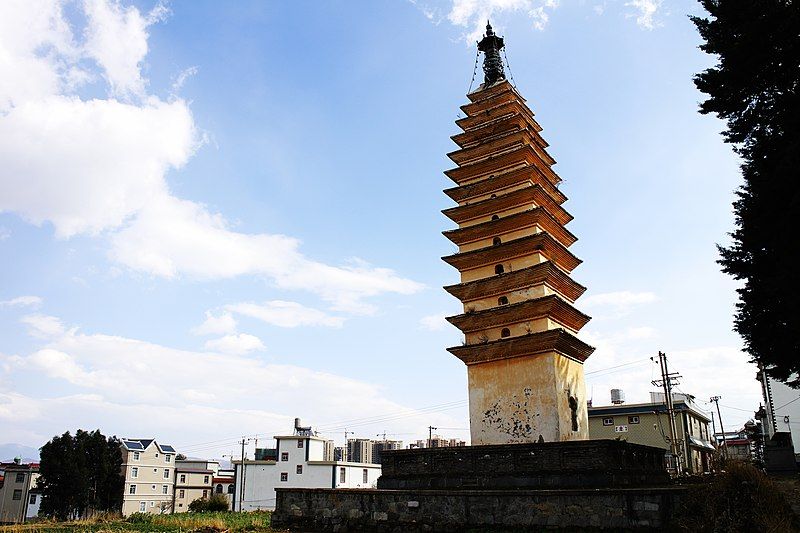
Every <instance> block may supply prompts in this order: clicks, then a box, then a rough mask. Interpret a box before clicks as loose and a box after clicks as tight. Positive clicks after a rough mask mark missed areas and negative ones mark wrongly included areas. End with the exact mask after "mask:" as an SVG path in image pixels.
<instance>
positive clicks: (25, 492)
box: [0, 460, 42, 524]
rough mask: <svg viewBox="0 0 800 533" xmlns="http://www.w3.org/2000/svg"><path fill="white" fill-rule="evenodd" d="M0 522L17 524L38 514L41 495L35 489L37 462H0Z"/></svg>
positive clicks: (37, 476) (37, 474)
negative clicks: (0, 480)
mask: <svg viewBox="0 0 800 533" xmlns="http://www.w3.org/2000/svg"><path fill="white" fill-rule="evenodd" d="M0 473H1V474H3V477H2V478H0V479H2V480H3V481H2V482H0V524H19V523H22V522H26V521H27V520H29V519H31V518H34V517H36V516H37V515H38V514H39V504H41V502H42V495H41V493H40V492H39V491H38V490H37V489H36V481H37V479H38V478H39V464H38V463H30V464H22V463H21V462H20V461H19V460H15V462H13V463H0Z"/></svg>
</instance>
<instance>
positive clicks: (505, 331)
mask: <svg viewBox="0 0 800 533" xmlns="http://www.w3.org/2000/svg"><path fill="white" fill-rule="evenodd" d="M500 336H501V337H503V338H505V337H510V336H511V330H510V329H508V328H503V329H501V330H500Z"/></svg>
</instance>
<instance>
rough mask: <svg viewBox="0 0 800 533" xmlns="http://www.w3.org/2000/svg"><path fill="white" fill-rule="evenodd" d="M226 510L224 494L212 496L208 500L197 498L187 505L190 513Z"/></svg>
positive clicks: (226, 500) (226, 499)
mask: <svg viewBox="0 0 800 533" xmlns="http://www.w3.org/2000/svg"><path fill="white" fill-rule="evenodd" d="M227 510H228V498H226V497H225V495H224V494H212V495H211V497H210V498H198V499H196V500H194V501H193V502H191V503H190V504H189V511H190V512H192V513H208V512H219V511H227Z"/></svg>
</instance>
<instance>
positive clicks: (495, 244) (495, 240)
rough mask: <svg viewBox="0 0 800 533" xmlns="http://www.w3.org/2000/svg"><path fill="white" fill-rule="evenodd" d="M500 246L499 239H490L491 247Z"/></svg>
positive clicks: (501, 242) (500, 241)
mask: <svg viewBox="0 0 800 533" xmlns="http://www.w3.org/2000/svg"><path fill="white" fill-rule="evenodd" d="M500 244H503V241H502V240H501V239H500V237H495V238H494V239H492V246H498V245H500Z"/></svg>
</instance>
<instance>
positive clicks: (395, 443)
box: [372, 440, 403, 465]
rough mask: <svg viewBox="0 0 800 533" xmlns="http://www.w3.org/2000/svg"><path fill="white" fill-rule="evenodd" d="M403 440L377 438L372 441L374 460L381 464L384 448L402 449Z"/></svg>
mask: <svg viewBox="0 0 800 533" xmlns="http://www.w3.org/2000/svg"><path fill="white" fill-rule="evenodd" d="M402 449H403V441H401V440H376V441H373V443H372V461H373V462H374V463H375V464H378V465H379V464H381V452H383V451H384V450H402Z"/></svg>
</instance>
